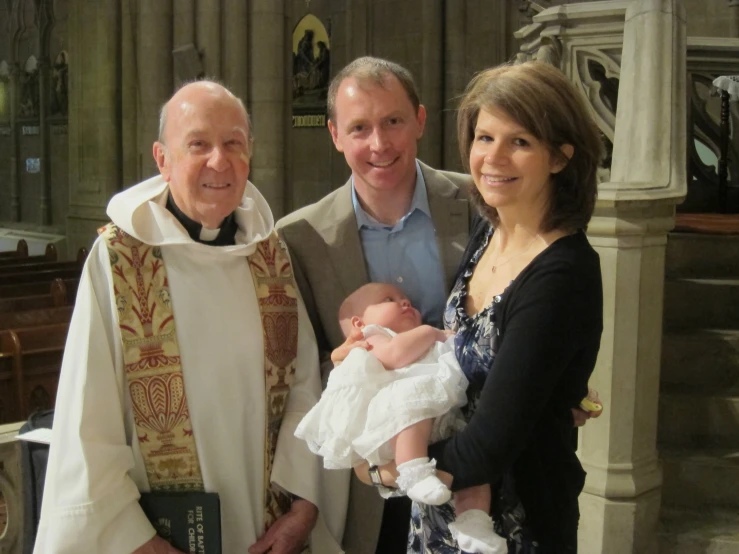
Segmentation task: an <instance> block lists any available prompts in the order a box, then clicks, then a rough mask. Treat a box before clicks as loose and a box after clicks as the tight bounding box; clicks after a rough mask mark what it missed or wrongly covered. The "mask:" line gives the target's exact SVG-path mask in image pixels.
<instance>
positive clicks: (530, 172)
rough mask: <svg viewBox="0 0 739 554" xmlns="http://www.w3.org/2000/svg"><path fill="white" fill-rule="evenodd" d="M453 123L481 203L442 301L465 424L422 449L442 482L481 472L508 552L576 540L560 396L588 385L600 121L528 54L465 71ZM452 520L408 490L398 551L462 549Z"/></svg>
mask: <svg viewBox="0 0 739 554" xmlns="http://www.w3.org/2000/svg"><path fill="white" fill-rule="evenodd" d="M457 132H458V138H459V147H460V152H461V155H462V159H463V161H464V163H465V165H466V166H467V168H468V170H469V171H470V173H471V174H472V177H473V180H474V183H475V187H474V190H473V191H472V193H471V194H472V198H473V201H474V203H475V204H476V206H477V208H478V211H479V213H480V216H481V217H480V218H479V220H478V222H477V224H476V225H475V228H474V230H473V232H472V234H471V239H470V243H469V245H468V247H467V250H466V253H465V255H464V257H463V262H462V266H461V269H460V271H459V273H458V277H457V280H456V283H455V285H454V287H453V289H452V292H451V295H450V297H449V299H448V302H447V307H446V311H445V315H444V324H445V327H446V328H447V329H450V330H452V331H454V332H455V333H456V335H457V336H456V342H455V348H456V355H457V359H458V360H459V363H460V365H461V367H462V369H463V371H464V372H465V375H466V376H467V378H468V380H469V383H470V384H469V388H468V389H467V396H468V404H467V406H466V407H465V408H464V409H463V410H464V415H465V419H466V420H467V426H466V428H465V429H464V430H462V431H460V432H459V433H457V434H455V435H454V436H452V437H451V438H450V439H447V440H445V441H442V442H439V443H436V444H433V445H431V446H430V448H429V456H430V457H433V458H435V459H436V461H437V468H438V469H439V470H443V471H446V472H448V473H450V474H451V475H452V476H453V479H454V481H453V486H452V488H453V490H460V489H464V488H469V487H475V486H477V485H482V484H486V483H488V484H491V485H493V498H492V503H491V504H492V506H491V509H492V514H493V517H494V520H495V527H496V530H497V531H498V533H500V534H501V535H502V536H504V537H506V538H507V539H508V549H509V552H510V553H515V554H570V553H575V552H576V551H577V527H578V520H579V510H578V496H579V494H580V492H581V491H582V488H583V484H584V480H585V472H584V471H583V469H582V466H581V465H580V462H579V460H578V459H577V456H576V455H575V449H574V447H573V444H572V428H573V416H572V411H571V409H572V408H574V407H576V406H578V404H579V403H580V400H581V399H582V398H584V397H585V396H586V394H587V392H588V386H587V384H588V379H589V377H590V374H591V372H592V371H593V368H594V366H595V361H596V357H597V354H598V349H599V347H600V336H601V331H602V327H603V321H602V319H603V296H602V284H601V273H600V262H599V258H598V254H597V253H596V252H595V251H594V250H593V248H592V247H591V246H590V244H589V243H588V239H587V238H586V236H585V229H586V227H587V224H588V222H589V220H590V217H591V215H592V213H593V209H594V206H595V198H596V192H597V184H596V172H597V169H598V165H599V162H600V160H601V158H602V155H603V146H602V143H601V138H600V134H599V132H598V128H597V126H596V125H595V123H594V122H593V120H592V118H591V116H590V113H589V110H588V108H587V106H586V104H585V102H584V100H583V98H582V96H581V94H580V93H579V92H578V91H577V90H576V89H575V88H574V86H573V85H572V84H571V83H570V82H569V81H568V80H567V78H566V77H565V76H564V75H563V74H562V73H561V72H560V71H559V70H557V69H556V68H554V67H552V66H549V65H546V64H543V63H539V62H527V63H524V64H521V65H505V66H501V67H497V68H494V69H489V70H487V71H483V72H482V73H480V74H478V75H477V76H475V77H474V79H473V80H472V81H471V82H470V84H469V85H468V87H467V90H466V91H465V94H464V96H463V98H462V101H461V104H460V108H459V113H458V117H457ZM386 469H388V471H385V472H383V473H382V480H383V482H385V483H387V482H389V481H391V480H392V476H393V471H392V468H386ZM359 473H360V472H359V471H358V474H359ZM360 477H362V475H360ZM464 502H465V498H464V495H463V494H462V495H460V496H458V497H457V498H456V503H457V508H458V509H459V508H462V509H464ZM453 520H454V510H453V508H452V507H451V506H450V505H444V506H426V505H421V504H414V506H413V512H412V527H411V535H410V537H409V545H408V552H411V553H423V554H447V553H457V552H461V550H460V549H459V547H458V545H457V544H456V542H455V541H454V539H453V537H452V535H451V533H450V532H449V524H450V523H452V522H453Z"/></svg>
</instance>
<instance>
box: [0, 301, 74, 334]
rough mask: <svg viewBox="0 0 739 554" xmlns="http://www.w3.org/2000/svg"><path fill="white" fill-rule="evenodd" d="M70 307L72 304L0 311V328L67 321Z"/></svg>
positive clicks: (70, 312) (34, 325)
mask: <svg viewBox="0 0 739 554" xmlns="http://www.w3.org/2000/svg"><path fill="white" fill-rule="evenodd" d="M72 309H73V306H63V307H61V308H44V309H39V310H26V311H23V312H11V313H0V329H12V330H15V331H17V330H18V329H20V328H23V327H37V326H39V325H51V324H53V323H65V322H69V320H70V319H71V318H72Z"/></svg>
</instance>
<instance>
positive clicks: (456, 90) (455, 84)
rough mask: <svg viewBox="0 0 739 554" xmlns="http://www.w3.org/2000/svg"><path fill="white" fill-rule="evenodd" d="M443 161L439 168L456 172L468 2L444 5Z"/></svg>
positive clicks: (458, 164)
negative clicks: (458, 118)
mask: <svg viewBox="0 0 739 554" xmlns="http://www.w3.org/2000/svg"><path fill="white" fill-rule="evenodd" d="M444 10H445V12H446V14H445V21H446V25H445V27H444V35H445V36H444V39H445V40H444V49H445V50H444V74H445V79H444V103H443V107H444V115H443V118H444V129H445V130H446V132H445V133H444V134H445V137H444V146H443V148H444V152H443V155H444V161H443V164H442V167H444V168H446V169H456V168H460V167H461V162H460V160H459V146H458V144H457V131H456V129H457V123H456V122H457V112H456V111H455V108H456V103H455V99H456V98H457V97H458V96H459V95H460V94H461V93H462V91H464V88H465V86H466V85H467V81H468V78H467V63H466V56H465V54H466V52H465V45H466V40H465V37H466V31H467V29H466V25H465V21H466V18H467V1H466V0H459V1H458V2H445V3H444Z"/></svg>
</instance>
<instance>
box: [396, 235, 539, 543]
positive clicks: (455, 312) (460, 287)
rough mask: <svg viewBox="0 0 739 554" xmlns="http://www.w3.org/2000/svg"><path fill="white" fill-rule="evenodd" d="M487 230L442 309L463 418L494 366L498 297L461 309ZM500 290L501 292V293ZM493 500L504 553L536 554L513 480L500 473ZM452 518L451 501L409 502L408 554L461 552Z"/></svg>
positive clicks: (474, 404)
mask: <svg viewBox="0 0 739 554" xmlns="http://www.w3.org/2000/svg"><path fill="white" fill-rule="evenodd" d="M492 233H493V231H492V228H490V229H489V230H488V232H487V234H486V236H485V237H484V239H483V240H482V241H481V245H480V247H479V248H478V249H477V251H476V252H475V253H474V254H473V255H472V257H471V259H470V262H469V264H468V266H467V269H466V270H465V271H464V273H463V274H462V275H460V277H459V279H458V280H457V282H456V283H455V285H454V288H453V289H452V292H451V294H450V296H449V299H448V301H447V306H446V310H445V312H444V327H446V328H447V329H451V330H452V331H454V332H455V333H456V334H457V336H456V340H455V349H456V355H457V360H458V361H459V365H460V366H461V367H462V371H463V372H464V374H465V376H466V377H467V379H468V381H469V387H468V388H467V405H466V406H465V407H464V408H463V409H462V413H463V415H464V417H465V419H466V420H467V421H469V419H470V418H471V417H472V414H474V413H475V410H476V408H477V402H478V400H479V398H480V392H481V391H482V387H483V385H484V383H485V379H486V377H487V373H488V371H489V370H490V368H491V367H492V365H493V359H494V358H495V352H496V350H497V338H498V331H497V329H496V326H495V309H496V306H497V305H498V304H499V303H500V301H501V296H502V295H501V296H496V297H495V298H494V300H493V302H491V303H490V304H489V305H488V306H486V307H485V309H483V310H481V311H480V312H478V313H477V314H475V315H474V316H469V315H467V312H466V310H465V308H464V305H465V300H466V298H467V283H468V282H469V279H470V277H471V276H472V272H473V270H474V268H475V266H476V265H477V262H478V261H479V259H480V257H481V256H482V253H483V252H484V251H485V247H486V246H487V245H488V242H489V241H490V237H491V236H492ZM503 294H505V292H503ZM493 496H494V504H495V505H496V506H498V510H496V511H499V514H495V516H494V519H495V530H496V532H497V533H498V534H499V535H501V536H504V537H507V538H508V551H509V553H512V554H536V552H537V545H536V543H535V542H532V541H530V540H528V539H527V538H526V537H525V530H524V529H523V521H524V519H525V514H524V510H523V506H521V503H520V502H519V501H518V498H517V497H516V495H515V492H514V487H513V483H512V478H511V477H510V476H505V477H504V478H503V480H502V483H500V484H499V485H498V486H497V487H496V488H495V489H494V492H493ZM453 521H454V507H453V506H452V504H451V503H447V504H444V505H442V506H428V505H425V504H418V503H416V502H414V503H413V507H412V509H411V528H410V533H409V535H408V554H460V553H462V552H463V551H462V550H461V549H460V548H459V547H458V546H457V543H456V541H455V540H454V539H453V538H452V535H451V533H450V531H449V523H451V522H453Z"/></svg>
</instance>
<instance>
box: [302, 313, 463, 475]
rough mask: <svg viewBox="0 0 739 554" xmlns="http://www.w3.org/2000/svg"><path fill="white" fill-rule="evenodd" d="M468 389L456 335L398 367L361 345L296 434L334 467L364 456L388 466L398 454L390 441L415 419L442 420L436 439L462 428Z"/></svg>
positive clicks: (372, 328) (376, 330) (375, 328)
mask: <svg viewBox="0 0 739 554" xmlns="http://www.w3.org/2000/svg"><path fill="white" fill-rule="evenodd" d="M363 332H364V336H365V337H370V336H372V335H374V334H385V335H387V336H388V337H393V336H395V333H394V332H393V331H391V330H389V329H386V328H384V327H380V326H379V325H367V326H366V327H364V329H363ZM466 389H467V379H466V377H465V376H464V374H463V373H462V370H461V369H460V367H459V364H458V363H457V359H456V357H455V356H454V337H450V338H449V339H447V341H446V342H436V343H434V345H433V346H432V347H431V348H429V350H428V351H427V352H426V354H424V356H423V357H422V358H420V359H419V360H418V361H416V362H414V363H412V364H411V365H409V366H407V367H404V368H400V369H395V370H387V369H385V368H384V366H383V365H382V364H381V363H380V361H379V360H378V359H377V358H376V357H375V356H374V355H373V354H372V352H368V351H367V350H364V349H362V348H355V349H353V350H352V351H351V352H350V353H349V355H348V356H347V357H346V359H345V360H344V361H343V362H342V363H341V364H340V365H338V366H337V367H335V368H334V369H333V370H332V371H331V374H330V375H329V379H328V385H327V386H326V390H324V391H323V394H322V395H321V399H320V400H319V401H318V403H317V404H316V405H315V406H314V407H313V408H312V409H311V410H310V411H309V412H308V413H307V414H306V415H305V417H304V418H303V420H302V421H301V422H300V424H299V425H298V428H297V430H296V431H295V435H296V436H297V437H298V438H301V439H303V440H305V441H306V442H307V443H308V446H309V448H310V449H311V451H313V452H314V453H316V454H319V455H320V456H322V457H323V464H324V467H326V468H328V469H342V468H350V467H353V466H355V465H357V464H359V463H361V462H363V461H364V460H367V461H368V462H370V463H371V464H377V465H382V464H385V463H387V462H389V461H391V460H392V459H393V458H394V453H393V450H392V447H391V444H390V440H391V439H392V438H393V437H394V436H395V435H397V434H398V433H399V432H400V431H402V430H403V429H405V428H406V427H409V426H410V425H413V424H414V423H418V422H419V421H422V420H424V419H429V418H437V419H436V420H435V422H434V430H433V431H432V442H433V441H434V440H439V439H440V438H443V437H444V436H448V435H449V434H450V432H451V431H453V430H456V429H458V428H459V425H460V424H461V418H460V416H459V415H458V414H457V409H456V408H459V407H461V406H464V404H465V403H466V402H467V397H466V395H465V391H466ZM442 415H444V416H445V417H440V416H442Z"/></svg>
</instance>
